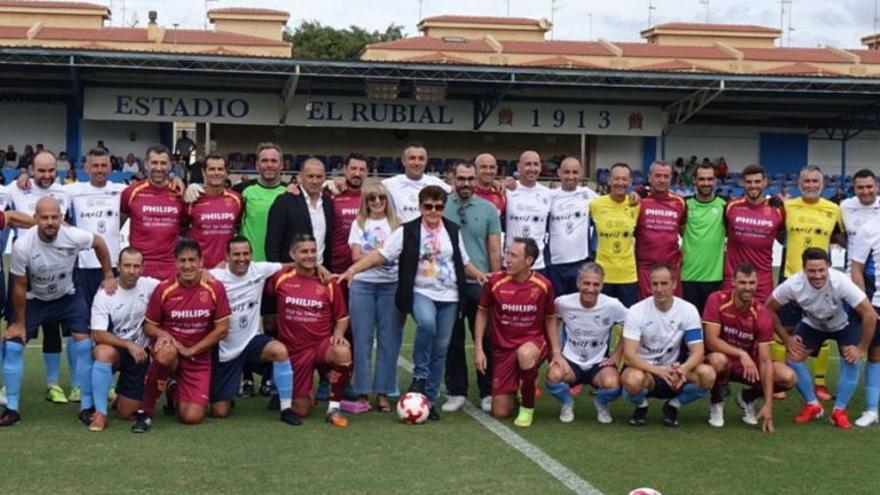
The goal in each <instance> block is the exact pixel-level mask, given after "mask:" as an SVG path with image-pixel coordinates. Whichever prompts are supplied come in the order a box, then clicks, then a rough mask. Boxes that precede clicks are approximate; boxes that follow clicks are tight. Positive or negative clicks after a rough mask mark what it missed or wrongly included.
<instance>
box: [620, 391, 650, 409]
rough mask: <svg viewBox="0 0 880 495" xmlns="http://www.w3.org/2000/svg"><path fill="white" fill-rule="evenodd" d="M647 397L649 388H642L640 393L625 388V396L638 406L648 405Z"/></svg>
mask: <svg viewBox="0 0 880 495" xmlns="http://www.w3.org/2000/svg"><path fill="white" fill-rule="evenodd" d="M647 397H648V391H647V390H640V391H639V392H638V393H635V394H631V393H629V391H628V390H627V389H626V388H624V389H623V398H624V399H626V400H628V401H630V402H632V403H633V405H634V406H636V407H646V406H647V405H648V404H647V400H646V398H647Z"/></svg>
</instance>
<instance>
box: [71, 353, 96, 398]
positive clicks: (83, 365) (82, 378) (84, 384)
mask: <svg viewBox="0 0 880 495" xmlns="http://www.w3.org/2000/svg"><path fill="white" fill-rule="evenodd" d="M73 350H74V354H75V356H74V357H75V359H76V375H77V376H76V379H75V380H74V383H75V384H78V385H79V387H80V389H81V391H82V395H81V398H80V410H86V409H91V408H92V406H93V402H92V381H91V375H92V341H91V339H82V340H76V341H74V342H73Z"/></svg>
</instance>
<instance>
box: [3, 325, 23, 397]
mask: <svg viewBox="0 0 880 495" xmlns="http://www.w3.org/2000/svg"><path fill="white" fill-rule="evenodd" d="M5 346H6V350H5V356H6V357H5V358H4V359H3V379H4V381H5V382H6V399H7V401H8V402H7V403H6V407H8V408H9V409H12V410H13V411H18V403H19V400H20V399H21V377H22V374H23V373H24V356H23V353H24V346H23V345H21V344H19V343H18V342H9V341H7V342H6V344H5Z"/></svg>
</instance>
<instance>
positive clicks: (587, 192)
mask: <svg viewBox="0 0 880 495" xmlns="http://www.w3.org/2000/svg"><path fill="white" fill-rule="evenodd" d="M551 191H552V192H553V200H552V201H551V203H550V220H549V224H548V227H547V230H548V234H549V240H548V242H549V243H550V264H551V265H561V264H564V263H575V262H578V261H583V260H585V259H587V258H588V257H589V256H590V243H589V241H588V239H589V238H590V203H591V202H592V201H593V200H594V199H596V198H598V197H599V195H598V194H596V193H595V192H594V191H593V190H592V189H590V188H589V187H578V188H577V189H575V190H574V191H563V190H562V189H552V190H551Z"/></svg>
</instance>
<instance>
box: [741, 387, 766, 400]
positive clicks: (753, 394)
mask: <svg viewBox="0 0 880 495" xmlns="http://www.w3.org/2000/svg"><path fill="white" fill-rule="evenodd" d="M763 395H764V390H763V389H761V386H760V385H757V386H754V387H748V388H746V389H745V390H743V393H742V397H743V400H744V401H746V402H754V401H756V400H758V399H759V398H761V396H763Z"/></svg>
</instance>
